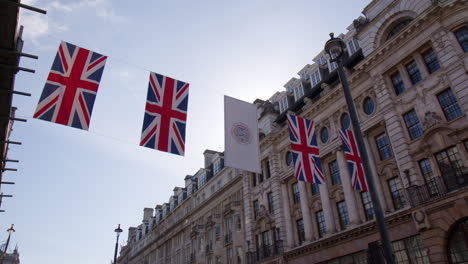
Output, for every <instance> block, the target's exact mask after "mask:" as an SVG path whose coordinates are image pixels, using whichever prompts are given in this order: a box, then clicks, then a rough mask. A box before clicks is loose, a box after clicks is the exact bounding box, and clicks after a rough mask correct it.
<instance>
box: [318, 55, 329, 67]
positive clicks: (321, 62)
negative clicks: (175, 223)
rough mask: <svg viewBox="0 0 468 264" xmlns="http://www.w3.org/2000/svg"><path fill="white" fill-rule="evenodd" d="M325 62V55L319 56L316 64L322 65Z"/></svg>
mask: <svg viewBox="0 0 468 264" xmlns="http://www.w3.org/2000/svg"><path fill="white" fill-rule="evenodd" d="M325 63H327V60H325V57H323V56H320V58H319V59H318V64H320V65H324V64H325Z"/></svg>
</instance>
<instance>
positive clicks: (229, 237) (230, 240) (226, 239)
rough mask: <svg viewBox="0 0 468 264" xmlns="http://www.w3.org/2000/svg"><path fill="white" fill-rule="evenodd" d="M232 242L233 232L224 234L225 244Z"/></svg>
mask: <svg viewBox="0 0 468 264" xmlns="http://www.w3.org/2000/svg"><path fill="white" fill-rule="evenodd" d="M231 243H232V233H227V234H226V235H225V236H224V245H225V246H227V245H229V244H231Z"/></svg>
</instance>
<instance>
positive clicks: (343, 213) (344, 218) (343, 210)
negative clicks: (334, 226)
mask: <svg viewBox="0 0 468 264" xmlns="http://www.w3.org/2000/svg"><path fill="white" fill-rule="evenodd" d="M336 207H337V209H338V216H339V218H340V225H341V229H346V227H347V226H348V224H349V216H348V208H347V207H346V202H345V201H341V202H337V203H336Z"/></svg>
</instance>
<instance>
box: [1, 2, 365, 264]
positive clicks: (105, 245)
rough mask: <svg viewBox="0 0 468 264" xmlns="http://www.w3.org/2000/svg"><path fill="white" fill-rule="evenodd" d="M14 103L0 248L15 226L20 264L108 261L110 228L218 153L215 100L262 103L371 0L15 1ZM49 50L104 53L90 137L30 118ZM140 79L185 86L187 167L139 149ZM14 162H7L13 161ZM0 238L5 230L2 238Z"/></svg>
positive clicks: (219, 116) (138, 213) (219, 106)
mask: <svg viewBox="0 0 468 264" xmlns="http://www.w3.org/2000/svg"><path fill="white" fill-rule="evenodd" d="M22 2H23V3H28V4H32V5H34V6H37V7H40V8H44V9H47V11H48V14H47V15H46V16H44V15H39V14H35V13H33V12H31V11H27V10H22V14H21V23H22V24H24V25H25V30H24V38H25V46H24V52H27V53H32V54H36V55H38V56H39V60H38V61H35V60H31V59H27V58H24V59H22V61H21V66H23V67H29V68H34V69H36V73H35V74H30V73H24V72H20V73H18V74H17V76H16V87H15V88H16V90H19V91H24V92H29V93H32V96H31V97H22V96H18V95H15V97H14V105H15V106H17V107H18V112H17V115H18V116H19V117H26V118H28V119H29V120H28V122H27V123H20V122H17V123H15V125H14V131H13V133H12V136H11V138H10V139H11V140H14V141H21V142H23V145H21V146H16V145H12V146H11V147H10V152H9V157H10V158H11V159H19V160H20V163H19V164H18V165H17V168H18V172H6V173H5V174H4V175H5V180H7V181H15V182H16V184H15V185H12V186H3V187H2V188H3V191H4V192H5V193H7V194H13V195H14V197H13V198H5V201H4V204H3V209H5V210H6V213H2V214H1V215H0V218H1V221H0V242H2V241H4V240H6V237H7V232H6V229H7V228H8V227H9V225H10V224H12V223H14V224H15V228H16V233H14V234H13V236H12V240H11V244H10V246H11V248H13V247H14V246H15V245H16V244H18V246H19V249H20V254H21V255H20V257H21V262H22V263H39V264H41V263H44V264H45V263H47V264H63V263H67V264H83V263H86V264H88V263H89V264H94V263H96V264H98V263H109V262H110V260H111V259H112V257H113V250H114V243H115V233H114V231H113V230H114V229H115V228H116V226H117V224H119V223H120V224H121V225H122V227H123V229H124V230H125V231H124V233H123V234H122V236H121V240H120V243H125V242H126V238H127V229H128V227H129V226H135V225H138V224H139V223H140V222H141V219H142V216H143V208H144V207H154V206H155V205H156V204H159V203H163V202H167V201H168V199H169V197H170V195H171V194H172V189H173V188H174V186H183V185H184V182H183V179H184V177H185V175H187V174H193V173H195V172H196V171H197V170H198V169H199V168H200V167H202V166H203V156H202V153H203V151H204V150H205V149H213V150H218V151H222V150H223V146H224V131H223V124H224V123H223V122H224V120H223V95H224V94H227V95H230V96H233V97H236V98H239V99H242V100H245V101H248V102H253V101H254V100H255V99H256V98H261V99H268V98H269V97H270V96H271V95H272V94H273V93H275V92H276V91H281V90H283V85H284V84H285V83H286V82H287V81H288V80H289V79H290V78H291V77H297V75H296V73H297V72H298V71H299V70H300V69H302V67H303V66H304V65H306V64H307V63H311V59H312V58H313V57H314V56H315V55H316V54H317V53H318V52H320V51H321V50H322V49H323V45H324V43H325V41H326V40H327V39H328V33H329V32H332V31H333V32H335V33H337V34H338V33H340V32H346V27H347V26H349V25H350V24H351V23H352V21H353V19H355V18H357V17H358V16H359V15H360V14H361V11H362V9H363V8H364V7H365V6H366V4H367V3H368V2H370V1H361V0H359V1H357V0H356V1H339V0H329V1H320V0H314V1H311V0H304V1H295V0H292V1H284V0H268V1H267V0H237V1H219V0H201V1H193V0H174V1H162V0H155V1H116V0H115V1H110V0H77V1H49V0H28V1H22ZM61 40H65V41H67V42H70V43H73V44H76V45H79V46H81V47H84V48H88V49H91V50H93V51H96V52H99V53H102V54H104V55H107V56H108V57H109V58H108V61H107V64H106V67H105V70H104V74H103V77H102V80H101V85H100V87H99V92H98V95H97V99H96V102H95V106H94V110H93V116H92V120H91V125H90V130H89V132H86V131H81V130H79V129H74V128H70V127H65V126H62V125H57V124H53V123H49V122H45V121H42V120H35V119H32V118H30V117H31V116H32V114H33V112H34V110H35V108H36V104H37V101H38V99H39V96H40V94H41V92H42V88H43V86H44V82H45V80H46V78H47V74H48V72H49V70H50V66H51V64H52V60H53V58H54V56H55V54H56V51H57V47H58V45H59V43H60V41H61ZM149 70H151V71H155V72H157V73H161V74H164V75H167V76H171V77H175V78H178V79H180V80H182V81H186V82H189V83H190V94H189V110H188V111H189V112H188V122H187V137H186V157H179V156H175V155H172V154H166V153H163V152H158V151H154V150H150V149H146V148H142V147H139V146H138V142H139V139H140V132H141V126H142V120H143V113H144V106H145V100H146V89H147V83H148V78H149V76H148V75H149ZM13 165H14V164H13ZM4 230H5V231H4Z"/></svg>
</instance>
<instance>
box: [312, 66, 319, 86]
mask: <svg viewBox="0 0 468 264" xmlns="http://www.w3.org/2000/svg"><path fill="white" fill-rule="evenodd" d="M311 77H312V86H315V85H317V84H318V83H319V82H320V80H321V79H320V71H319V70H316V71H314V72H313V73H312V76H311Z"/></svg>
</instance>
